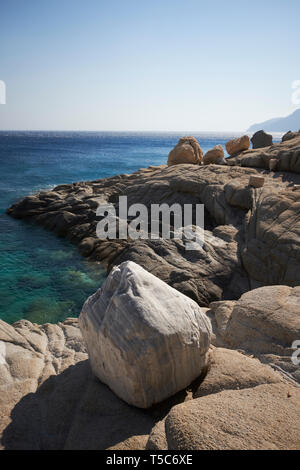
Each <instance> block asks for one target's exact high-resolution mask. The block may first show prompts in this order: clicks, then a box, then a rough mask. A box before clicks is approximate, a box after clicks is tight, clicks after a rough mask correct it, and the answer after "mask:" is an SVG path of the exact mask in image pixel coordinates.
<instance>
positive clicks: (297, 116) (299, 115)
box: [248, 108, 300, 132]
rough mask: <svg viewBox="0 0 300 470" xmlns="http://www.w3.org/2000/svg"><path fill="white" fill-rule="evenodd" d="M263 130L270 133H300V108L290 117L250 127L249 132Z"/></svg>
mask: <svg viewBox="0 0 300 470" xmlns="http://www.w3.org/2000/svg"><path fill="white" fill-rule="evenodd" d="M261 129H263V130H264V131H268V132H288V131H298V130H299V129H300V108H299V109H296V111H295V112H293V113H292V114H290V115H289V116H286V117H282V118H275V119H269V120H268V121H264V122H260V123H259V124H253V125H252V126H250V127H249V129H248V132H256V131H259V130H261Z"/></svg>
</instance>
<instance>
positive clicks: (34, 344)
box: [0, 318, 154, 450]
mask: <svg viewBox="0 0 300 470" xmlns="http://www.w3.org/2000/svg"><path fill="white" fill-rule="evenodd" d="M87 358H88V355H87V353H86V349H85V346H84V342H83V339H82V336H81V333H80V330H79V327H78V319H75V318H74V319H71V318H69V319H67V320H66V321H65V322H64V323H59V324H57V325H52V324H49V323H48V324H45V325H34V324H32V323H30V322H29V321H26V320H21V321H19V322H17V323H15V324H14V325H8V324H7V323H5V322H3V321H1V320H0V448H1V449H7V450H16V449H18V450H21V449H24V450H54V449H73V450H78V449H91V450H93V449H95V450H97V449H99V450H101V449H131V450H138V449H144V448H145V445H146V442H147V440H148V435H149V433H150V431H151V429H152V427H153V425H154V420H153V418H152V416H151V415H150V414H145V413H144V412H142V411H141V410H138V409H136V408H133V407H130V406H128V405H127V404H126V403H124V402H123V401H122V400H120V399H119V398H118V397H116V395H114V394H113V393H112V392H111V391H110V390H109V388H108V387H107V386H106V385H104V384H102V383H101V382H99V381H98V380H97V379H96V378H95V377H94V375H93V374H92V372H91V370H90V365H89V362H88V360H87Z"/></svg>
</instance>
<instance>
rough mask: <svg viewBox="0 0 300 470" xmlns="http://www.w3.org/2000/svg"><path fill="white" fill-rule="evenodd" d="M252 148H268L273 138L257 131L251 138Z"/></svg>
mask: <svg viewBox="0 0 300 470" xmlns="http://www.w3.org/2000/svg"><path fill="white" fill-rule="evenodd" d="M251 142H252V147H253V148H254V149H259V148H264V147H270V146H271V145H272V144H273V136H272V135H271V134H267V133H266V132H265V131H263V130H261V131H257V132H255V134H253V136H252V138H251Z"/></svg>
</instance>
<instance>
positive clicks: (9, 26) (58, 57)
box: [0, 0, 300, 131]
mask: <svg viewBox="0 0 300 470" xmlns="http://www.w3.org/2000/svg"><path fill="white" fill-rule="evenodd" d="M299 18H300V2H299V0H287V1H285V2H283V1H282V0H263V1H262V0H260V1H257V0H252V1H244V0H239V1H237V0H227V1H226V2H225V1H224V0H220V1H214V0H210V1H201V0H107V1H103V0H80V1H79V0H51V1H50V0H0V80H2V81H4V82H5V84H6V104H0V129H2V130H94V131H101V130H104V131H105V130H107V131H243V130H245V129H247V128H248V127H249V126H250V125H251V124H253V123H255V122H261V121H264V120H266V119H271V118H274V117H279V116H286V115H288V114H290V113H291V112H293V111H294V110H295V109H296V108H297V107H299V105H298V106H297V105H295V104H293V103H292V100H291V96H292V93H293V90H292V83H293V82H294V81H295V80H300V60H299V59H300V47H299V44H300V28H299Z"/></svg>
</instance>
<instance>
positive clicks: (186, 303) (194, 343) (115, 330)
mask: <svg viewBox="0 0 300 470" xmlns="http://www.w3.org/2000/svg"><path fill="white" fill-rule="evenodd" d="M79 324H80V329H81V332H82V335H83V338H84V340H85V342H86V345H87V350H88V353H89V359H90V363H91V367H92V370H93V372H94V373H95V375H96V376H97V377H98V378H99V379H100V380H101V381H102V382H104V383H106V384H107V385H108V386H109V387H110V388H111V389H112V390H113V391H114V392H115V393H116V395H118V396H119V397H120V398H122V399H123V400H124V401H126V402H127V403H129V404H131V405H135V406H137V407H140V408H148V407H150V406H151V405H153V404H155V403H159V402H161V401H162V400H164V399H166V398H168V397H170V396H171V395H173V394H175V393H176V392H178V391H180V390H182V389H184V388H185V387H186V386H188V385H189V384H190V383H191V382H192V381H193V380H194V379H196V378H197V377H198V376H199V375H200V374H201V372H202V371H203V368H204V367H205V365H206V353H207V351H208V348H209V345H210V335H211V327H210V323H209V321H208V319H207V318H206V316H205V315H204V313H202V311H201V308H200V307H199V306H198V305H197V304H196V302H194V301H193V300H191V299H189V298H188V297H186V296H185V295H183V294H181V293H180V292H178V291H176V290H175V289H173V288H172V287H170V286H168V285H167V284H166V283H164V282H163V281H161V280H160V279H158V278H156V277H155V276H153V275H152V274H150V273H148V272H147V271H145V270H144V269H143V268H142V267H141V266H139V265H137V264H135V263H133V262H124V263H122V264H121V265H120V266H117V267H115V268H114V269H113V270H112V271H111V273H110V275H109V276H108V278H107V280H106V282H105V283H104V285H103V287H102V289H99V290H98V291H97V292H96V293H95V294H94V295H92V296H91V297H89V298H88V299H87V301H86V302H85V304H84V306H83V308H82V312H81V314H80V317H79Z"/></svg>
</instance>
